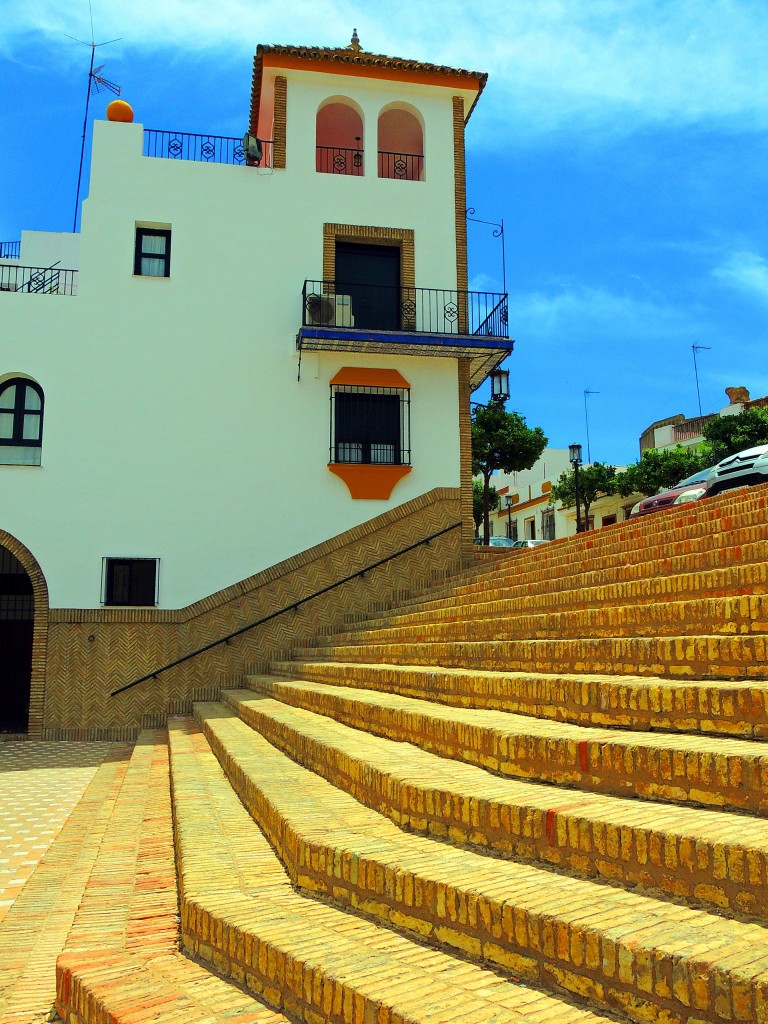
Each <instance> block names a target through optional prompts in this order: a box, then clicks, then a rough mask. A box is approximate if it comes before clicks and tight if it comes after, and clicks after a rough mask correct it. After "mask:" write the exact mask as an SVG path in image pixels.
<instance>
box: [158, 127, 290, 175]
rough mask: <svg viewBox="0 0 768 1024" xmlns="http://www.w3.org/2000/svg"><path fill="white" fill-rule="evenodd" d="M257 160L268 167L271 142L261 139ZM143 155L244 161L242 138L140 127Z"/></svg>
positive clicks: (270, 156) (262, 165) (166, 157)
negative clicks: (142, 134)
mask: <svg viewBox="0 0 768 1024" xmlns="http://www.w3.org/2000/svg"><path fill="white" fill-rule="evenodd" d="M261 150H262V154H261V160H260V161H259V162H258V164H257V165H256V166H258V167H271V166H272V142H271V141H270V140H264V141H262V142H261ZM144 156H154V157H161V158H163V159H166V160H196V161H198V162H201V163H208V164H245V152H244V151H243V140H242V139H231V138H228V137H227V136H224V135H191V134H189V133H188V132H162V131H156V130H155V129H154V128H145V129H144Z"/></svg>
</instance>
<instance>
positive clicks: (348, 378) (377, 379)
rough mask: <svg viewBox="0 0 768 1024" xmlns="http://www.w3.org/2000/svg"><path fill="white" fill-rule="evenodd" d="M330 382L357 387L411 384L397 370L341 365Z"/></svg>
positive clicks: (395, 386)
mask: <svg viewBox="0 0 768 1024" xmlns="http://www.w3.org/2000/svg"><path fill="white" fill-rule="evenodd" d="M331 384H346V385H348V386H351V387H359V388H409V387H410V386H411V385H410V384H409V383H408V381H407V380H406V379H405V377H403V375H402V374H401V373H398V371H397V370H382V369H379V368H377V367H368V366H342V368H341V369H340V370H339V372H338V373H337V374H336V376H335V377H331Z"/></svg>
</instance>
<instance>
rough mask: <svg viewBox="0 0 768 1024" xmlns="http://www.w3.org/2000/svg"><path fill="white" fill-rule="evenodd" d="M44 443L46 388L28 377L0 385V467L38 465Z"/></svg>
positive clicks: (16, 378) (10, 380)
mask: <svg viewBox="0 0 768 1024" xmlns="http://www.w3.org/2000/svg"><path fill="white" fill-rule="evenodd" d="M42 444H43V389H42V388H41V387H40V385H39V384H35V382H34V381H32V380H28V379H27V378H26V377H11V378H10V379H9V380H5V381H3V382H2V383H1V384H0V464H4V465H6V466H39V465H40V455H41V452H42Z"/></svg>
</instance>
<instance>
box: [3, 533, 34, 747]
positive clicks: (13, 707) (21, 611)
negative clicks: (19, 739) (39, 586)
mask: <svg viewBox="0 0 768 1024" xmlns="http://www.w3.org/2000/svg"><path fill="white" fill-rule="evenodd" d="M34 618H35V599H34V596H33V593H32V581H31V580H30V578H29V576H28V575H27V572H26V570H25V569H24V566H23V565H22V564H21V562H20V561H19V560H18V559H17V558H16V557H15V556H14V555H12V554H11V552H10V551H9V550H8V549H7V548H4V547H2V546H0V732H26V731H27V727H28V725H29V692H30V683H31V681H32V630H33V627H34Z"/></svg>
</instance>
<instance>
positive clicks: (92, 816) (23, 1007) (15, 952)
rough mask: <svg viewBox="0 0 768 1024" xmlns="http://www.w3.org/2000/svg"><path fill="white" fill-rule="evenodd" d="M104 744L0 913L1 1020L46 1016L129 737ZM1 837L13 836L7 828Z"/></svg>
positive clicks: (14, 1022) (19, 1022) (25, 1023)
mask: <svg viewBox="0 0 768 1024" xmlns="http://www.w3.org/2000/svg"><path fill="white" fill-rule="evenodd" d="M105 747H106V744H104V745H101V744H100V745H99V746H97V747H96V750H95V753H96V756H97V757H99V756H103V755H105V754H106V757H105V760H104V762H103V763H102V764H101V766H100V767H99V768H98V769H97V770H96V773H95V775H94V776H93V778H92V779H91V781H90V782H89V783H88V786H87V787H86V789H85V792H84V793H83V795H82V797H81V799H80V800H79V801H78V803H77V804H76V805H75V807H74V808H73V810H72V812H71V814H69V816H68V817H67V819H66V820H65V821H64V823H63V825H62V827H61V830H60V831H59V833H58V835H57V836H56V838H55V839H54V840H53V842H52V843H51V845H50V846H49V847H48V849H47V850H46V852H45V856H44V857H43V858H42V860H41V861H40V863H39V864H38V865H37V867H36V868H35V870H34V871H33V872H32V874H31V876H30V877H29V879H28V881H27V883H26V885H25V886H24V888H23V889H22V891H21V892H20V893H19V895H18V896H17V897H16V899H15V900H14V901H13V905H12V906H11V907H10V908H9V909H8V913H7V914H6V916H5V917H4V918H3V922H2V927H1V928H0V1020H2V1022H3V1024H30V1022H31V1021H42V1020H48V1019H49V1016H50V1012H51V1007H52V1005H53V1002H54V999H55V996H56V958H57V956H58V955H59V953H60V952H61V950H62V949H63V947H64V943H65V942H66V939H67V935H68V933H69V929H70V927H71V925H72V921H73V919H74V916H75V913H76V911H77V908H78V906H79V904H80V901H81V899H82V896H83V892H84V890H85V886H86V883H87V881H88V878H89V876H90V874H91V871H92V870H93V865H94V862H95V859H96V856H97V854H98V851H99V847H100V845H101V842H102V840H103V837H104V831H105V829H106V826H107V823H108V821H109V817H110V814H111V809H112V806H113V804H114V801H115V799H116V797H117V794H118V793H119V792H120V787H121V785H122V782H123V778H124V775H125V772H126V768H127V764H128V758H129V755H130V747H129V745H128V744H115V745H114V746H113V748H112V750H111V752H109V753H107V751H106V749H105ZM4 824H5V827H6V829H7V822H5V823H4ZM5 838H6V839H7V840H11V836H10V835H9V834H8V833H7V831H6V833H5Z"/></svg>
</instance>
